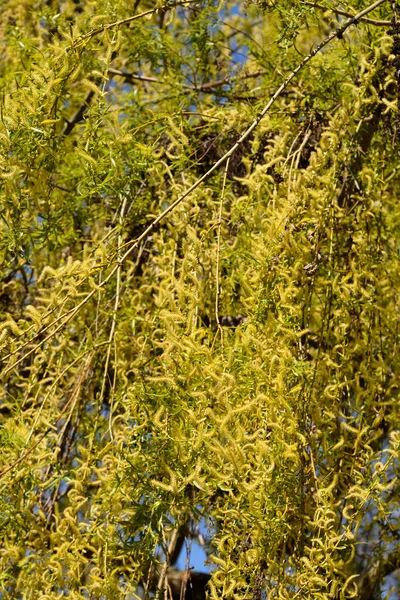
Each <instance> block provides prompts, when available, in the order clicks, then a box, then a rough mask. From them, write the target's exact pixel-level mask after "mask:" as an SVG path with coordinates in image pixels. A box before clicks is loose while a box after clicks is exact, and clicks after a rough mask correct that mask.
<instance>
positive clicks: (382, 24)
mask: <svg viewBox="0 0 400 600" xmlns="http://www.w3.org/2000/svg"><path fill="white" fill-rule="evenodd" d="M303 4H306V5H307V6H311V7H312V8H318V9H319V10H324V11H330V12H334V13H335V14H337V15H342V16H343V17H354V15H352V14H351V13H349V12H347V11H346V10H341V9H340V8H336V7H333V6H324V5H322V4H318V3H317V2H306V0H303ZM359 21H364V23H369V24H370V25H376V26H378V27H389V26H390V24H391V22H390V21H379V20H376V19H369V18H368V17H360V18H359Z"/></svg>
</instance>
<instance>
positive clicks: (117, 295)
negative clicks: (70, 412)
mask: <svg viewBox="0 0 400 600" xmlns="http://www.w3.org/2000/svg"><path fill="white" fill-rule="evenodd" d="M126 201H127V197H126V196H125V197H124V201H123V203H122V207H121V211H120V213H119V226H120V230H119V233H118V248H121V246H122V224H123V221H124V216H125V209H126ZM118 258H120V256H119V254H118ZM121 266H122V265H121V263H118V269H117V289H116V291H115V302H114V310H113V315H112V323H111V330H110V336H109V338H108V341H109V345H108V348H107V358H106V365H105V367H104V377H103V383H102V386H101V393H100V402H99V404H101V400H102V398H103V394H104V387H105V382H106V376H107V371H108V365H109V362H110V355H111V344H112V342H113V340H114V336H115V326H116V324H117V313H118V307H119V300H120V290H121ZM114 350H115V351H116V348H114ZM116 368H117V366H116V365H115V369H114V382H113V388H114V387H115V383H116ZM113 407H114V390H113V393H112V394H111V401H110V415H109V420H108V424H109V430H110V437H111V439H113V432H112V414H113Z"/></svg>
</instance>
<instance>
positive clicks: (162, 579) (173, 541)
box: [157, 527, 179, 598]
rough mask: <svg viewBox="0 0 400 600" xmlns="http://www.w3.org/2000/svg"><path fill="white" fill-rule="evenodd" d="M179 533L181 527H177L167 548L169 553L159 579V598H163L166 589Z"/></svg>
mask: <svg viewBox="0 0 400 600" xmlns="http://www.w3.org/2000/svg"><path fill="white" fill-rule="evenodd" d="M178 532H179V527H176V528H175V529H174V530H173V531H172V535H171V539H170V541H169V544H168V548H167V553H166V556H165V560H164V564H163V566H162V569H161V573H160V576H159V578H158V584H157V591H158V596H159V597H160V598H161V594H162V591H163V589H164V583H165V578H166V575H167V570H168V567H169V557H170V556H171V554H172V553H173V552H174V549H175V545H176V542H177V539H178Z"/></svg>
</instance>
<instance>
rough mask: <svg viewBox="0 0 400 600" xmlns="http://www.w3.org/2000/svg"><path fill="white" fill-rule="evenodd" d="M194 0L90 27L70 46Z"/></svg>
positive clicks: (74, 46)
mask: <svg viewBox="0 0 400 600" xmlns="http://www.w3.org/2000/svg"><path fill="white" fill-rule="evenodd" d="M194 2H199V0H183V2H174V3H173V4H170V5H169V6H164V7H162V6H161V7H160V6H158V7H156V8H151V9H150V10H146V11H145V12H142V13H140V14H139V15H133V16H132V17H127V18H126V19H121V20H120V21H114V22H113V23H106V24H104V25H100V27H97V28H96V29H92V31H89V32H88V33H86V34H85V35H82V36H80V37H79V38H78V39H77V40H76V41H75V42H74V43H73V45H72V48H77V47H78V46H80V45H82V44H84V43H85V41H86V40H90V39H92V38H93V37H94V36H96V35H98V34H99V33H103V31H106V30H107V29H113V28H114V27H121V26H122V25H128V24H129V23H133V21H136V20H137V19H142V18H143V17H147V16H149V15H152V14H154V13H156V12H158V11H159V10H160V9H163V8H164V9H165V8H175V7H176V6H183V5H184V4H193V3H194Z"/></svg>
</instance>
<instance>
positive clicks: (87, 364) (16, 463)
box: [0, 354, 94, 479]
mask: <svg viewBox="0 0 400 600" xmlns="http://www.w3.org/2000/svg"><path fill="white" fill-rule="evenodd" d="M93 356H94V354H91V355H90V356H89V357H88V360H87V361H86V365H85V366H84V368H83V370H82V373H81V376H80V378H79V380H78V382H77V384H76V386H75V388H74V390H73V391H72V394H71V396H70V398H69V400H68V401H67V402H66V403H65V406H64V408H63V409H62V411H61V412H60V414H59V415H58V417H57V419H56V421H55V424H54V425H50V426H49V427H48V428H47V429H46V430H45V431H44V433H42V435H41V436H39V438H38V439H37V440H36V442H35V443H34V444H33V445H32V446H31V447H30V448H29V449H28V450H26V452H24V453H23V454H22V455H21V456H20V457H19V458H18V459H17V460H16V461H15V462H13V463H12V464H11V465H9V466H8V467H7V468H6V469H4V471H2V472H1V473H0V479H2V478H3V477H4V476H5V475H7V473H9V472H10V471H12V470H13V469H14V468H15V467H16V466H18V465H19V464H20V463H21V462H22V461H23V460H25V458H27V457H28V456H29V455H30V454H31V453H32V452H33V451H34V449H35V448H36V447H37V446H38V445H39V444H40V442H42V441H43V440H44V438H45V437H46V436H47V434H48V433H50V431H51V430H52V429H54V427H55V425H56V424H57V423H58V421H59V420H60V419H61V418H62V416H63V415H64V414H65V412H66V411H67V409H68V408H69V406H70V405H71V403H72V402H73V401H74V399H75V397H76V394H77V391H78V392H79V390H80V388H81V385H82V382H83V380H84V378H85V376H86V373H87V371H88V369H89V366H90V363H91V362H92V359H93ZM75 362H76V361H75Z"/></svg>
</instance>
